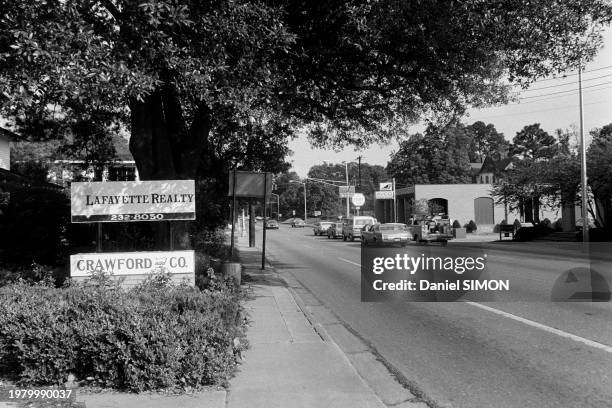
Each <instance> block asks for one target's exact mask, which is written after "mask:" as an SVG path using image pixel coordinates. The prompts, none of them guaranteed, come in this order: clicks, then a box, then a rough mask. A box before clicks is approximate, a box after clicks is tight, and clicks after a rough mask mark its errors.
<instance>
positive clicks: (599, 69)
mask: <svg viewBox="0 0 612 408" xmlns="http://www.w3.org/2000/svg"><path fill="white" fill-rule="evenodd" d="M609 68H612V65H608V66H606V67H601V68H596V69H590V70H588V71H582V72H583V73H585V74H586V73H587V72H597V71H602V70H604V69H609ZM577 75H578V73H577V72H576V73H575V74H564V75H563V76H560V77H557V78H546V79H540V80H539V81H536V82H535V83H542V82H549V81H558V80H560V79H565V78H567V77H572V76H577ZM514 86H520V85H514Z"/></svg>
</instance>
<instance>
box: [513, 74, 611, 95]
mask: <svg viewBox="0 0 612 408" xmlns="http://www.w3.org/2000/svg"><path fill="white" fill-rule="evenodd" d="M610 76H612V74H607V75H601V76H598V77H593V78H588V79H583V80H582V82H587V81H594V80H596V79H601V78H607V77H610ZM577 83H578V81H572V82H568V83H566V84H557V85H549V86H543V87H540V88H533V89H525V90H524V91H522V92H532V91H539V90H541V89H550V88H559V87H561V86H568V85H574V84H577Z"/></svg>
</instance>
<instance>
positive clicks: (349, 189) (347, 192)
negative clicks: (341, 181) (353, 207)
mask: <svg viewBox="0 0 612 408" xmlns="http://www.w3.org/2000/svg"><path fill="white" fill-rule="evenodd" d="M338 192H339V193H340V198H351V197H352V196H353V195H354V194H355V186H339V191H338Z"/></svg>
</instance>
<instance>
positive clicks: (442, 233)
mask: <svg viewBox="0 0 612 408" xmlns="http://www.w3.org/2000/svg"><path fill="white" fill-rule="evenodd" d="M411 224H412V225H408V230H409V231H410V235H411V236H412V240H413V241H416V242H417V243H418V242H423V243H426V244H427V243H430V242H440V243H441V244H442V246H446V244H447V243H448V241H450V240H451V239H453V235H452V232H451V225H450V220H448V219H440V220H416V221H413V222H412V223H411Z"/></svg>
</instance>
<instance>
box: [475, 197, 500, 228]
mask: <svg viewBox="0 0 612 408" xmlns="http://www.w3.org/2000/svg"><path fill="white" fill-rule="evenodd" d="M474 215H475V216H474V221H475V222H476V225H483V224H495V220H494V219H493V199H492V198H491V197H478V198H476V199H474Z"/></svg>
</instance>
